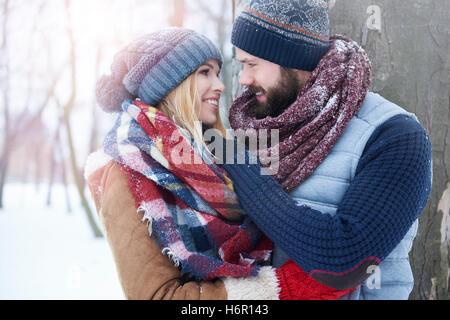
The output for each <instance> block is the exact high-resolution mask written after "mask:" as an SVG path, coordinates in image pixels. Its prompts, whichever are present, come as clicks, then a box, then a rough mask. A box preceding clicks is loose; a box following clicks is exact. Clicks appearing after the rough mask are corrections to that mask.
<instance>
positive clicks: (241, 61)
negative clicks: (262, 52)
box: [238, 58, 255, 63]
mask: <svg viewBox="0 0 450 320" xmlns="http://www.w3.org/2000/svg"><path fill="white" fill-rule="evenodd" d="M238 61H239V62H240V63H254V62H255V61H254V60H253V59H249V58H242V59H238Z"/></svg>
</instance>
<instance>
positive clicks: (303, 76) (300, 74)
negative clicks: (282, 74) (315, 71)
mask: <svg viewBox="0 0 450 320" xmlns="http://www.w3.org/2000/svg"><path fill="white" fill-rule="evenodd" d="M292 70H294V71H295V73H296V74H297V78H298V82H299V83H300V87H303V85H304V84H305V83H306V81H308V79H309V77H310V76H311V73H312V72H309V71H305V70H298V69H292Z"/></svg>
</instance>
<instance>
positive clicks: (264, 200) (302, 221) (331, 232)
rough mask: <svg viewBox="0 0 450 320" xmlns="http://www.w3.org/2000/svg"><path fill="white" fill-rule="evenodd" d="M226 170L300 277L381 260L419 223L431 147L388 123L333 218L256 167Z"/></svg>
mask: <svg viewBox="0 0 450 320" xmlns="http://www.w3.org/2000/svg"><path fill="white" fill-rule="evenodd" d="M236 157H237V156H236ZM223 168H224V170H225V171H227V173H228V174H229V176H230V178H231V179H232V181H233V185H234V188H235V191H236V193H237V195H238V198H239V202H240V205H241V206H242V209H243V210H245V211H246V212H247V214H248V215H250V216H251V218H252V219H253V220H254V222H255V223H256V224H257V225H258V226H259V227H260V229H261V230H262V231H263V232H264V233H265V234H266V235H267V236H268V237H269V238H270V239H272V241H273V242H274V243H276V244H277V245H278V246H279V247H280V248H281V249H283V251H285V252H286V253H287V255H288V256H289V257H290V258H291V259H293V260H294V261H295V262H296V263H297V264H298V265H299V266H300V267H301V268H302V269H303V270H304V271H306V272H307V273H309V272H310V271H311V270H323V271H325V272H330V273H333V272H345V271H348V270H351V269H352V268H354V267H356V265H357V264H358V263H360V262H361V261H363V260H365V259H367V258H369V257H376V258H378V259H379V260H381V261H382V260H383V259H384V258H386V256H388V255H389V253H390V252H391V251H392V250H393V249H394V248H395V246H396V245H397V244H398V243H399V242H400V241H401V240H402V239H403V237H404V236H405V234H406V232H407V231H408V230H409V228H410V227H411V225H412V223H413V222H414V221H415V220H416V219H417V218H418V217H419V215H420V214H421V212H422V210H423V209H424V207H425V206H426V203H427V200H428V196H429V194H430V189H431V175H432V172H431V144H430V140H429V138H428V135H427V133H426V131H425V130H424V128H423V127H422V126H421V125H420V124H419V123H418V122H416V121H414V120H411V119H410V118H408V117H406V116H404V115H400V116H396V117H393V118H392V119H390V120H388V121H386V122H385V123H384V124H383V125H382V126H380V127H379V128H378V129H377V130H376V131H375V132H374V133H373V134H372V136H371V138H370V140H369V141H368V143H367V145H366V148H365V150H364V152H363V154H362V157H361V158H360V161H359V164H358V167H357V170H356V174H355V177H354V179H353V181H352V182H351V184H350V186H349V188H348V190H347V192H346V194H345V196H344V198H343V199H342V201H341V203H340V205H339V206H338V209H337V212H336V215H334V216H332V215H329V214H325V213H322V212H319V211H317V210H313V209H311V208H310V207H308V206H305V205H298V204H297V203H296V202H295V201H294V200H293V199H291V198H290V196H289V195H288V194H286V193H285V192H284V191H283V189H282V188H281V187H280V185H279V184H278V183H277V182H276V181H275V180H274V179H273V178H272V177H271V176H267V175H260V169H261V167H260V166H259V164H257V165H252V164H241V165H239V164H224V165H223ZM365 274H366V273H365ZM367 276H369V275H366V276H365V277H367ZM362 277H364V276H363V275H362ZM364 280H365V279H364V278H360V279H359V281H360V282H359V283H361V282H362V281H364ZM354 281H355V280H354V279H352V280H349V282H348V286H349V287H350V286H354V285H355V283H354ZM344 282H345V281H344ZM325 284H326V283H325Z"/></svg>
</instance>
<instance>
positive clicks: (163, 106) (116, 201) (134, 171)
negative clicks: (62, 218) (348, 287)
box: [85, 28, 348, 300]
mask: <svg viewBox="0 0 450 320" xmlns="http://www.w3.org/2000/svg"><path fill="white" fill-rule="evenodd" d="M221 64H222V57H221V54H220V52H219V50H218V49H217V47H216V46H214V45H213V44H212V42H211V41H210V40H208V39H207V38H205V37H204V36H202V35H200V34H198V33H196V32H194V31H192V30H187V29H182V28H170V29H165V30H162V31H159V32H155V33H152V34H149V35H146V36H144V37H141V38H139V39H137V40H135V41H133V42H132V43H131V44H130V45H128V46H127V47H126V48H124V49H123V50H121V51H120V52H119V53H118V54H117V55H116V56H115V58H114V62H113V64H112V66H111V71H112V73H111V75H110V76H106V77H103V78H102V79H100V80H99V82H98V84H97V91H96V93H97V99H98V102H99V104H100V105H101V106H102V108H103V109H104V110H106V111H108V112H120V113H119V116H118V119H117V122H116V124H115V126H114V127H113V129H112V130H111V131H110V132H109V133H108V135H107V137H106V138H105V141H104V144H103V150H100V151H98V152H96V153H94V154H93V155H91V156H90V158H89V159H88V162H87V165H86V172H85V175H86V178H87V180H88V184H89V188H90V190H91V193H92V196H93V198H94V201H95V204H96V207H97V211H98V212H99V216H100V221H101V223H102V224H103V226H104V230H105V233H106V237H107V240H108V242H109V244H110V247H111V249H112V252H113V255H114V259H115V262H116V267H117V270H118V273H119V278H120V281H121V284H122V288H123V290H124V293H125V296H126V298H129V299H222V300H223V299H322V298H328V299H336V298H338V297H340V296H342V295H344V294H346V293H348V291H336V290H334V289H331V288H328V287H325V286H323V285H321V284H319V283H318V282H315V281H314V280H312V279H310V278H309V277H307V275H306V274H305V273H304V272H303V271H302V270H301V269H300V268H298V267H297V266H296V265H295V264H294V263H293V262H291V261H290V262H288V263H286V264H285V265H283V266H282V267H281V268H278V269H274V268H272V267H270V266H268V265H267V264H268V262H269V259H270V250H271V243H270V241H268V240H267V239H266V238H265V237H264V236H263V234H262V233H261V232H260V231H259V229H258V228H257V227H256V226H255V225H254V224H253V222H252V221H250V219H249V218H248V217H247V216H246V215H245V214H243V212H242V211H241V210H240V208H239V203H238V199H237V198H236V195H235V193H234V191H233V187H232V182H231V180H229V178H228V177H227V175H226V173H225V172H224V171H223V170H222V169H221V168H220V167H218V166H217V165H216V164H215V163H214V156H213V155H212V154H211V153H210V152H208V150H207V148H206V144H205V143H204V141H203V140H202V127H201V126H198V125H196V123H197V121H200V122H201V123H202V124H203V125H206V126H209V127H214V128H216V129H217V130H218V131H220V132H222V133H223V132H224V130H223V126H222V124H221V121H220V117H219V113H218V102H219V98H220V95H221V94H222V93H223V92H224V90H225V87H224V85H223V83H222V82H221V81H220V79H219V78H218V75H219V72H220V68H221ZM186 157H187V158H188V160H190V161H180V159H184V160H185V159H186ZM136 212H138V214H137V213H136ZM143 221H145V222H146V223H147V226H146V225H145V224H144V223H143ZM149 234H150V235H151V237H150V236H149Z"/></svg>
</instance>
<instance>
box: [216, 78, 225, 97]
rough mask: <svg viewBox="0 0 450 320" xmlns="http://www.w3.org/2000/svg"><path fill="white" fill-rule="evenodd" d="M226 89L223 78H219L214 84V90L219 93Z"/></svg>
mask: <svg viewBox="0 0 450 320" xmlns="http://www.w3.org/2000/svg"><path fill="white" fill-rule="evenodd" d="M225 89H226V88H225V84H224V83H223V82H222V80H220V79H219V78H217V80H216V82H215V84H214V91H216V92H219V93H224V92H225Z"/></svg>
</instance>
